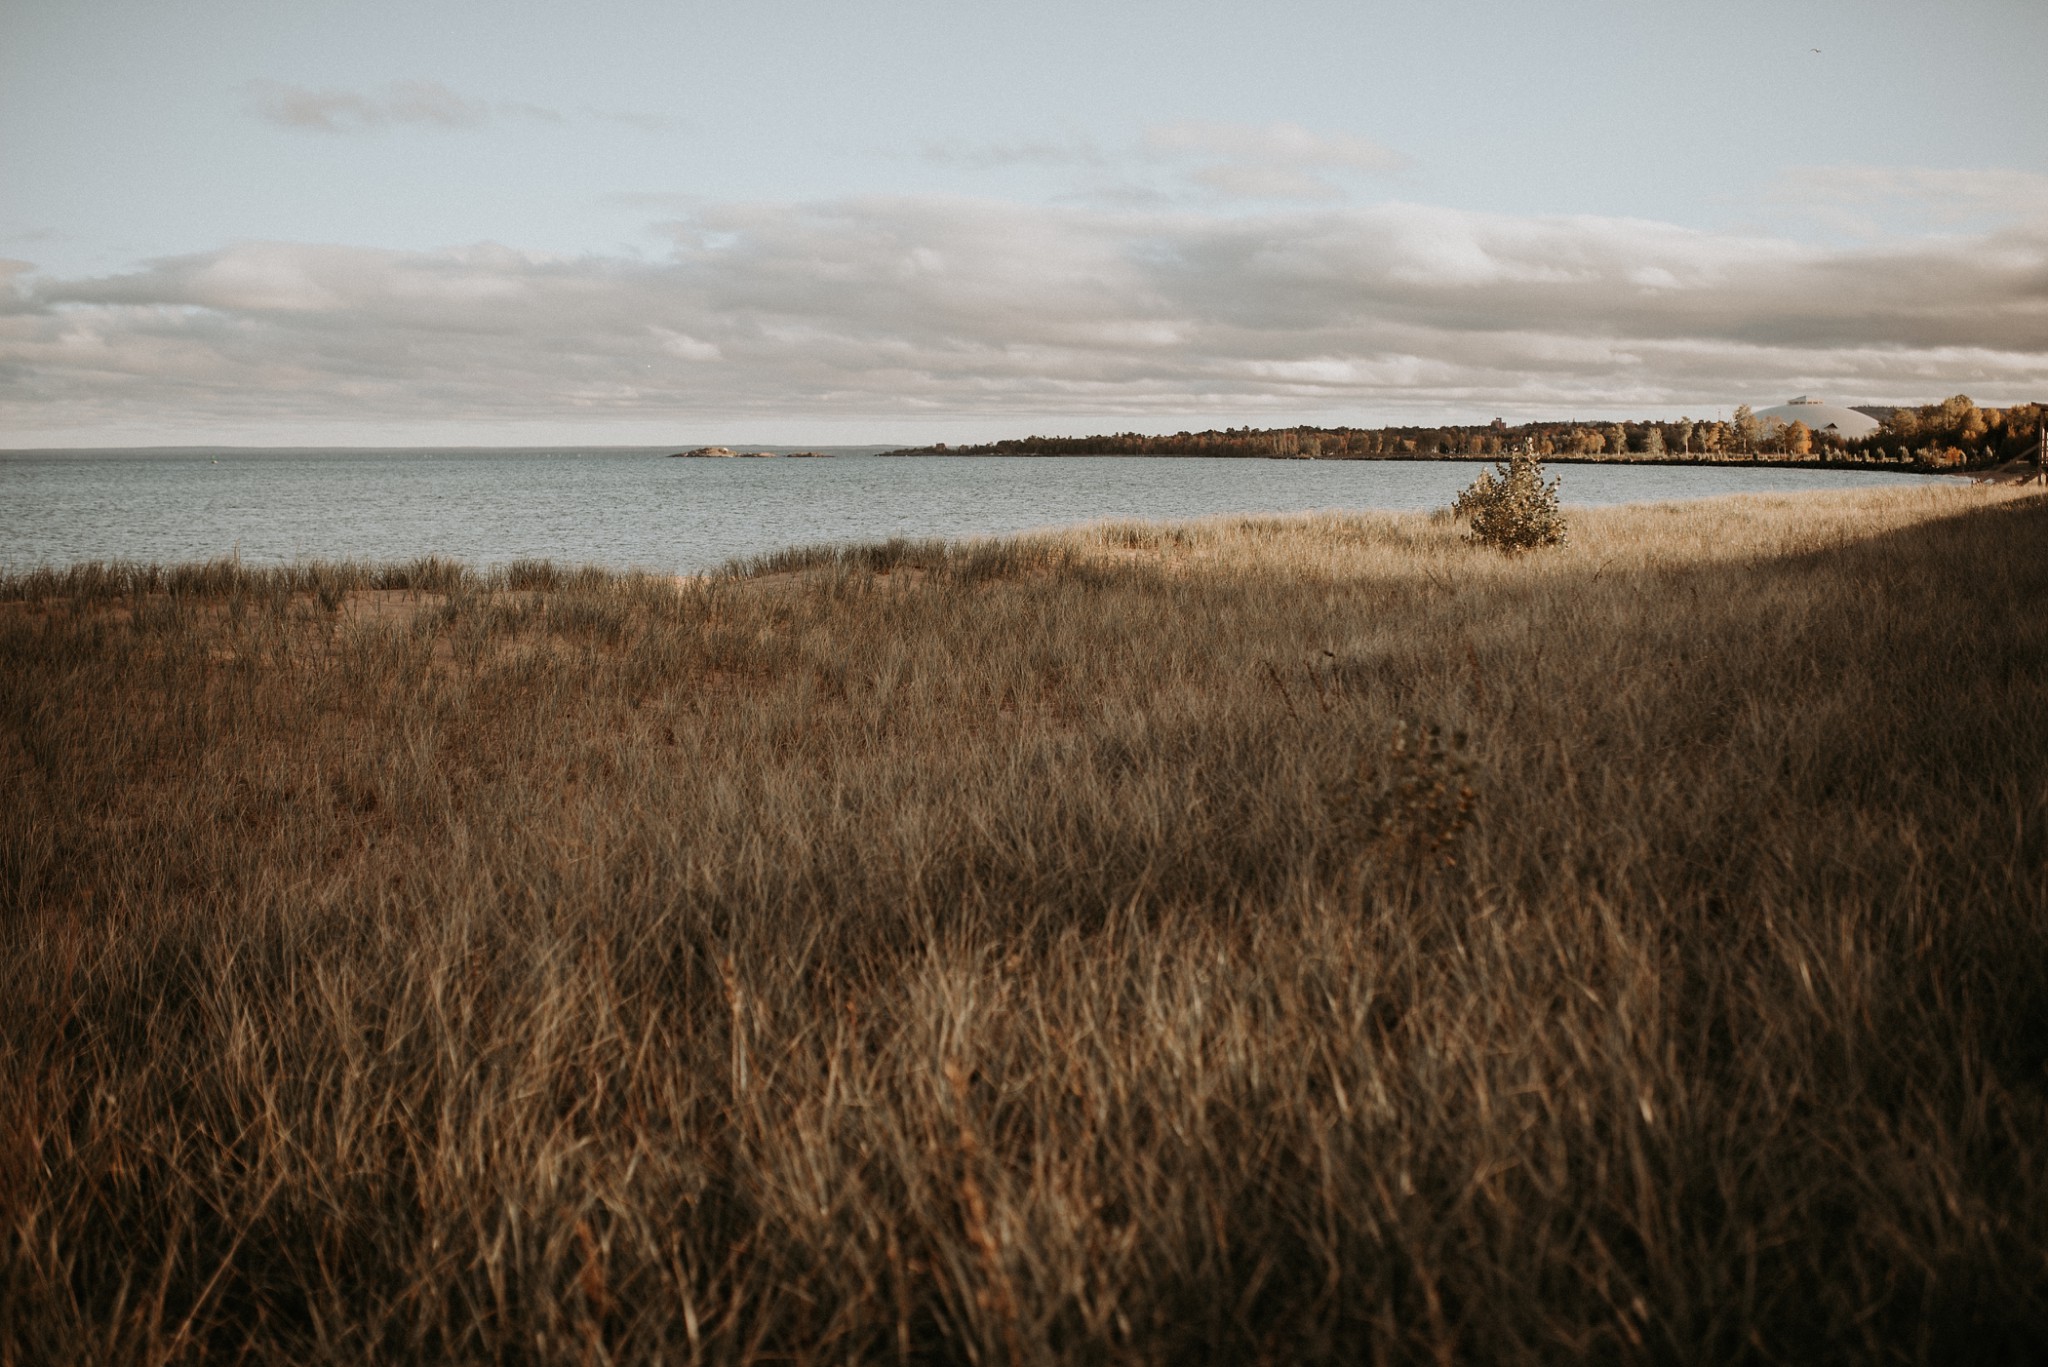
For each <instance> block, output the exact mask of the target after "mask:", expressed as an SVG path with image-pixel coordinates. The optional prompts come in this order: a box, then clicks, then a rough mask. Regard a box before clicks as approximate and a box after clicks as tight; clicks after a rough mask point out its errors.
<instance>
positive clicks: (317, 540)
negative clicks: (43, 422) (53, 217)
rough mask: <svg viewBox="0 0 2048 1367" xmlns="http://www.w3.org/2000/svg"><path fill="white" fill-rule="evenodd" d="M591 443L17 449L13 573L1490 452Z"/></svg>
mask: <svg viewBox="0 0 2048 1367" xmlns="http://www.w3.org/2000/svg"><path fill="white" fill-rule="evenodd" d="M677 449H680V448H678V447H647V448H638V449H630V450H627V449H603V450H582V451H578V450H573V449H567V448H559V447H557V448H551V449H518V450H476V449H466V450H425V449H422V450H378V451H362V450H349V451H341V450H320V451H308V450H294V451H260V450H252V449H249V448H236V449H222V450H210V449H180V450H176V451H89V452H88V451H78V452H71V451H66V452H58V451H44V452H33V451H16V452H0V569H7V570H21V569H28V568H32V567H35V566H38V565H56V566H61V565H66V564H71V563H74V562H77V561H82V560H133V561H145V562H147V561H156V562H162V563H169V562H174V561H188V560H207V559H212V558H214V557H216V556H224V555H230V554H239V555H240V556H241V557H242V558H243V559H244V560H246V561H249V562H251V563H254V564H270V563H276V562H280V561H289V560H299V559H357V560H400V559H410V558H412V557H415V556H420V555H427V554H435V555H442V556H448V557H452V558H454V559H458V560H462V561H466V562H468V563H470V564H472V565H477V566H487V565H493V564H502V563H503V562H505V561H508V560H519V559H551V560H556V561H560V562H564V563H568V564H596V565H605V566H610V567H613V568H629V567H637V568H642V569H649V570H656V571H660V572H663V573H672V574H673V573H691V572H695V571H699V570H705V569H710V568H712V567H714V566H717V565H720V564H722V563H724V562H726V561H728V560H731V559H734V558H736V557H741V556H749V555H758V554H761V553H763V552H765V551H771V550H775V549H778V548H781V547H785V546H794V545H802V544H808V543H817V542H845V541H872V540H880V539H883V538H886V537H891V536H911V537H922V536H945V537H960V536H980V535H990V534H997V533H1004V532H1017V531H1025V530H1028V529H1032V528H1039V527H1051V526H1060V525H1065V524H1071V523H1076V522H1086V521H1091V520H1094V519H1098V518H1166V519H1179V518H1193V517H1206V516H1209V515H1212V514H1218V513H1250V512H1300V511H1306V510H1310V509H1320V508H1348V509H1363V508H1374V509H1386V510H1394V511H1404V510H1423V509H1429V508H1440V507H1443V506H1445V505H1447V504H1448V503H1449V502H1450V501H1451V499H1452V498H1453V497H1454V496H1455V495H1456V494H1457V492H1458V490H1459V489H1461V488H1463V487H1464V486H1465V485H1467V484H1469V483H1471V482H1472V478H1473V476H1474V475H1475V474H1477V473H1478V471H1479V470H1480V469H1482V468H1483V464H1482V462H1478V461H1427V462H1421V461H1292V460H1289V461H1280V460H1233V459H1212V458H1202V457H1181V456H1157V457H1145V456H1082V457H1060V458H1004V457H969V456H958V457H945V456H935V457H918V458H900V459H882V458H878V457H877V456H876V455H875V454H874V453H875V451H876V450H877V449H879V448H873V447H865V448H844V447H841V448H830V447H828V448H824V449H826V450H830V451H833V452H835V455H834V458H833V459H830V460H670V459H667V458H666V457H667V453H668V452H670V451H673V450H677ZM1551 473H1552V474H1554V475H1559V476H1562V478H1563V480H1564V484H1563V496H1564V499H1565V501H1566V502H1567V503H1573V504H1579V505H1588V504H1603V503H1628V502H1642V501H1652V500H1663V499H1682V498H1705V497H1711V496H1714V495H1719V494H1733V493H1785V492H1792V491H1798V490H1811V489H1854V488H1868V487H1871V486H1873V485H1883V484H1911V483H1919V482H1924V481H1925V480H1928V479H1936V478H1940V477H1939V476H1927V475H1909V474H1891V473H1888V472H1880V471H1852V470H1811V469H1806V470H1802V469H1773V468H1768V467H1756V466H1719V467H1716V466H1670V465H1611V466H1603V465H1559V466H1553V467H1551Z"/></svg>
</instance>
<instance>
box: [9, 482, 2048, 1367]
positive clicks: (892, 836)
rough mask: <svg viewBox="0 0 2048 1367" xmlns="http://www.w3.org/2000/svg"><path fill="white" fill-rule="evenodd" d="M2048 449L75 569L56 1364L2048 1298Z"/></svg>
mask: <svg viewBox="0 0 2048 1367" xmlns="http://www.w3.org/2000/svg"><path fill="white" fill-rule="evenodd" d="M2044 666H2048V501H2044V500H2042V499H2040V498H2038V497H2025V496H2020V495H2017V494H2013V493H1988V492H1983V491H1977V490H1970V489H1944V490H1926V489H1914V490H1906V491H1896V490H1891V491H1877V492H1863V493H1855V494H1844V495H1828V496H1801V497H1796V498H1782V499H1762V498H1747V499H1734V500H1725V501H1715V502H1705V503H1697V504H1689V505H1672V506H1661V507H1637V508H1618V509H1606V510H1599V511H1580V512H1575V513H1574V514H1573V527H1572V544H1571V545H1570V546H1569V547H1568V548H1566V549H1564V550H1560V551H1555V552H1545V553H1540V554H1534V555H1529V556H1522V557H1513V558H1510V557H1506V556H1501V555H1498V554H1495V553H1492V552H1488V551H1483V550H1479V549H1476V548H1474V547H1471V546H1468V545H1466V544H1464V543H1463V542H1462V541H1461V539H1460V537H1459V534H1458V530H1457V528H1455V527H1454V526H1452V525H1450V524H1449V523H1447V522H1445V521H1443V520H1440V519H1438V520H1432V519H1426V518H1419V517H1378V516H1359V517H1350V516H1334V515H1333V516H1317V517H1307V518H1282V519H1250V520H1229V521H1216V522H1205V523H1197V524H1191V525H1184V526H1153V525H1145V524H1120V525H1106V526H1099V527H1093V528H1086V529H1081V530H1078V531H1075V532H1071V533H1064V534H1055V535H1047V536H1041V537H1032V538H1022V539H1016V540H1010V541H1004V542H996V543H986V544H971V545H954V546H947V545H934V544H913V543H891V544H889V545H886V546H879V547H866V548H856V549H851V550H820V551H808V552H794V553H789V554H786V555H782V556H777V557H771V558H768V559H766V560H764V561H761V562H757V563H752V564H748V565H741V566H736V567H734V568H733V569H732V570H731V571H729V572H727V573H724V574H720V575H715V576H710V577H707V578H704V579H701V580H694V581H689V582H685V583H681V584H677V583H672V582H668V581H663V580H655V579H650V578H645V577H632V576H615V575H608V574H603V573H599V572H592V571H569V570H565V569H560V568H557V567H553V566H547V565H522V566H518V567H514V568H512V569H509V570H506V571H503V572H500V573H497V574H493V575H479V574H474V573H471V572H468V571H465V570H463V569H462V568H461V567H459V566H454V565H449V564H446V563H445V562H435V561H427V562H420V563H418V564H416V565H411V566H399V567H383V568H376V567H363V566H346V565H341V566H335V565H328V566H301V567H297V568H294V569H291V570H278V571H270V570H256V569H251V568H248V567H244V566H241V565H237V564H233V563H226V564H215V565H209V566H195V567H184V568H178V569H169V570H162V569H138V568H134V567H119V566H114V567H109V566H99V567H81V568H78V569H74V570H66V571H57V572H45V573H39V574H33V575H25V576H16V577H13V578H11V579H7V580H5V581H0V790H4V791H5V792H6V793H7V794H8V797H7V800H6V801H5V802H4V803H0V1240H4V1243H0V1364H7V1367H15V1365H16V1364H19V1365H20V1367H29V1364H80V1365H81V1367H83V1365H84V1364H115V1363H120V1364H127V1363H135V1364H142V1363H149V1364H166V1363H174V1362H198V1361H220V1362H248V1363H263V1364H267V1363H294V1364H307V1363H337V1364H339V1363H362V1362H415V1361H417V1362H493V1363H556V1362H577V1363H582V1362H590V1363H654V1362H718V1363H737V1362H761V1361H769V1360H773V1361H785V1362H786V1361H795V1362H817V1363H826V1362H833V1363H837V1362H868V1361H872V1362H896V1361H912V1362H971V1363H983V1364H1023V1363H1041V1362H1070V1361H1071V1362H1103V1363H1108V1362H1183V1361H1232V1362H1234V1361H1244V1362H1261V1361H1263V1362H1275V1363H1285V1362H1298V1361H1310V1360H1345V1361H1359V1360H1382V1361H1389V1362H1394V1361H1430V1362H1446V1361H1454V1360H1455V1361H1473V1362H1524V1361H1527V1362H1539V1361H1543V1362H1548V1361H1556V1362H1580V1361H1587V1360H1595V1361H1617V1362H1618V1361H1672V1362H1734V1361H1757V1362H1768V1361H1800V1362H1810V1361H1824V1360H1837V1361H1872V1362H1875V1361H1939V1362H1959V1361H1986V1362H2010V1361H2017V1360H2023V1359H2026V1358H2029V1357H2031V1356H2033V1355H2035V1354H2037V1353H2038V1352H2039V1351H2040V1350H2041V1348H2042V1345H2043V1344H2044V1342H2048V1141H2044V1136H2048V669H2044Z"/></svg>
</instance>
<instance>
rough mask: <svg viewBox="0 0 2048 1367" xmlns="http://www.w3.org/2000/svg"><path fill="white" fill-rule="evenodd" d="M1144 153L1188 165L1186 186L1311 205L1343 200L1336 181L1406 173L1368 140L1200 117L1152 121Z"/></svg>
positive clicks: (1402, 162) (1402, 161)
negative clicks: (1359, 175) (1191, 162)
mask: <svg viewBox="0 0 2048 1367" xmlns="http://www.w3.org/2000/svg"><path fill="white" fill-rule="evenodd" d="M1144 146H1145V150H1146V151H1147V152H1149V153H1150V154H1152V155H1153V156H1155V157H1163V158H1166V159H1169V160H1180V161H1183V162H1185V161H1189V160H1195V161H1198V162H1199V163H1200V164H1198V165H1194V166H1193V167H1191V168H1190V169H1187V170H1185V171H1184V172H1183V174H1184V176H1185V178H1186V179H1187V181H1188V182H1189V183H1191V184H1193V185H1196V186H1199V187H1200V188H1202V189H1204V190H1208V191H1210V192H1212V193H1214V194H1217V195H1220V196H1222V197H1223V198H1225V199H1247V200H1293V201H1300V202H1309V203H1313V202H1316V201H1330V200H1338V199H1342V198H1343V197H1344V186H1343V185H1342V184H1341V183H1340V182H1339V180H1337V179H1333V178H1332V175H1331V173H1336V174H1337V175H1339V176H1343V175H1351V174H1356V173H1360V172H1366V173H1374V174H1385V173H1389V172H1396V171H1401V170H1404V169H1406V167H1407V166H1408V164H1409V163H1408V159H1407V158H1406V157H1404V156H1402V155H1401V154H1400V153H1398V152H1396V151H1394V150H1393V149H1392V148H1389V147H1385V146H1382V145H1381V144H1379V143H1377V142H1374V141H1373V140H1372V139H1370V138H1363V137H1359V136H1357V135H1356V134H1350V133H1336V134H1326V133H1314V132H1311V131H1309V130H1308V129H1306V128H1303V127H1302V126H1301V125H1300V124H1293V123H1270V124H1234V123H1212V122H1207V121H1203V120H1194V119H1189V120H1182V121H1180V122H1177V123H1166V124H1154V125H1153V126H1151V127H1149V128H1147V129H1146V130H1145V137H1144Z"/></svg>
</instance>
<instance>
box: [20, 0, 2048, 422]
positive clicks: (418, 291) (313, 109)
mask: <svg viewBox="0 0 2048 1367" xmlns="http://www.w3.org/2000/svg"><path fill="white" fill-rule="evenodd" d="M2043 54H2048V4H2042V3H2040V0H1768V3H1752V0H1714V3H1710V4H1699V3H1673V2H1669V0H1627V3H1618V2H1610V0H1572V2H1567V3H1546V2H1545V0H1432V3H1427V4H1424V3H1398V4H1396V3H1381V2H1380V0H1259V2H1258V3H1249V2H1246V0H1194V2H1190V0H1175V2H1173V3H1167V2H1166V0H1087V2H1086V3H1082V2H1081V0H1071V2H1070V0H1007V2H1006V3H1000V4H998V3H981V2H980V0H949V2H945V3H941V2H940V0H861V3H857V4H856V3H828V2H827V0H752V2H751V3H748V4H732V3H729V2H728V3H718V4H712V3H697V0H686V2H677V0H669V2H668V3H658V2H657V0H577V3H575V4H568V3H561V2H560V0H523V2H522V0H404V3H386V0H348V3H333V2H332V0H296V2H295V3H293V4H288V5H280V4H277V3H275V0H260V2H258V0H147V2H146V3H145V2H143V0H0V447H9V446H12V447H28V446H105V445H123V444H201V443H252V444H266V443H267V444H291V445H363V444H525V443H535V442H556V441H574V442H584V443H589V444H599V443H642V442H646V443H661V442H665V441H670V440H683V439H686V438H687V439H691V440H714V439H747V440H753V441H760V442H819V443H824V442H870V441H898V440H901V441H906V442H908V441H920V442H922V441H968V440H979V439H988V438H996V437H1005V436H1020V435H1025V434H1027V433H1045V434H1056V433H1063V434H1080V433H1087V432H1099V431H1105V430H1115V431H1122V430H1139V431H1168V432H1170V431H1175V430H1179V429H1182V428H1203V427H1212V426H1239V425H1247V424H1249V425H1254V426H1279V425H1288V424H1293V423H1298V422H1314V423H1328V424H1338V423H1341V424H1351V425H1378V424H1382V423H1415V422H1421V423H1436V422H1455V421H1485V420H1487V419H1490V418H1492V417H1495V416H1500V417H1504V418H1506V419H1507V420H1508V421H1510V422H1516V421H1522V420H1526V419H1532V418H1556V417H1571V416H1584V417H1588V418H1593V417H1632V416H1671V417H1675V416H1678V415H1679V414H1680V413H1685V414H1689V415H1691V416H1695V417H1699V416H1707V417H1711V416H1716V415H1717V414H1726V413H1728V412H1731V411H1732V410H1733V408H1734V406H1735V405H1737V404H1740V403H1745V402H1746V403H1751V404H1753V405H1756V406H1758V407H1762V406H1765V405H1767V404H1773V403H1778V402H1782V401H1783V400H1784V399H1786V398H1789V397H1791V396H1792V395H1794V394H1799V393H1813V394H1816V395H1819V396H1821V397H1825V398H1827V399H1829V400H1831V401H1834V402H1840V403H1901V402H1915V403H1917V402H1926V401H1929V400H1933V399H1938V398H1941V397H1944V396H1946V395H1949V394H1953V393H1958V392H1962V393H1968V394H1970V395H1971V396H1972V397H1973V398H1975V399H1976V400H1977V401H1978V402H1979V403H1982V404H2003V403H2012V402H2019V401H2031V400H2041V399H2048V81H2044V80H2042V79H2041V77H2040V74H2039V71H2038V70H2037V68H2038V67H2039V65H2040V60H2041V57H2042V56H2043Z"/></svg>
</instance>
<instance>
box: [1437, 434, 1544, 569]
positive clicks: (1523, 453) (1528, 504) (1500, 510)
mask: <svg viewBox="0 0 2048 1367" xmlns="http://www.w3.org/2000/svg"><path fill="white" fill-rule="evenodd" d="M1558 484H1559V481H1557V480H1554V479H1553V480H1551V481H1550V482H1549V483H1548V484H1546V483H1544V481H1543V462H1542V461H1540V460H1538V459H1536V454H1535V452H1533V451H1531V450H1529V449H1528V448H1527V447H1526V446H1525V447H1524V448H1523V449H1522V450H1520V451H1517V452H1515V453H1514V454H1512V455H1510V456H1509V457H1508V458H1507V459H1506V460H1504V461H1501V462H1500V463H1498V464H1496V465H1495V466H1494V467H1493V469H1491V470H1482V471H1480V473H1479V478H1478V479H1475V480H1473V481H1472V483H1471V485H1470V487H1468V488H1467V489H1465V490H1464V492H1462V493H1460V494H1459V495H1458V500H1457V502H1455V503H1453V504H1452V505H1451V513H1452V515H1453V516H1455V517H1461V518H1467V519H1469V520H1470V521H1471V523H1472V533H1471V536H1472V540H1473V541H1474V542H1476V543H1478V544H1479V545H1482V546H1493V547H1496V548H1498V549H1500V550H1503V551H1526V550H1533V549H1535V548H1536V547H1538V546H1562V545H1563V544H1564V541H1565V522H1564V511H1563V509H1561V508H1559V507H1558V503H1557V486H1558Z"/></svg>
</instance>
